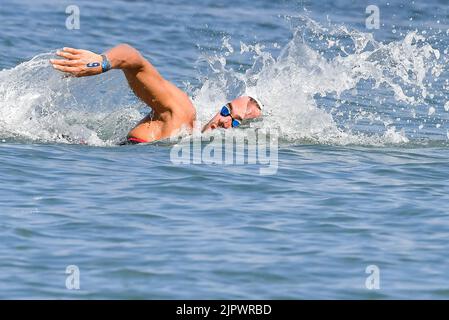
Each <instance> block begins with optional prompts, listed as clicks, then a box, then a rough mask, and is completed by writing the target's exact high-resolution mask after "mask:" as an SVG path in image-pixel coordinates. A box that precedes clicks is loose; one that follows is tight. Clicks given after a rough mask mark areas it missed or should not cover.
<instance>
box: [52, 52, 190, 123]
mask: <svg viewBox="0 0 449 320" xmlns="http://www.w3.org/2000/svg"><path fill="white" fill-rule="evenodd" d="M56 54H57V55H58V56H60V57H63V58H65V59H52V60H50V62H51V63H52V65H53V67H54V68H55V69H57V70H60V71H62V72H66V73H70V74H71V75H73V76H75V77H86V76H93V75H97V74H100V73H102V72H103V68H102V62H103V57H102V56H101V55H99V54H96V53H94V52H91V51H88V50H80V49H73V48H64V49H63V50H62V51H58V52H57V53H56ZM105 56H106V57H107V59H108V60H109V62H110V67H111V68H112V69H121V70H123V72H124V73H125V76H126V78H127V80H128V83H129V85H130V87H131V88H132V89H133V91H134V93H135V94H136V95H137V96H138V97H139V98H140V99H142V100H143V101H144V102H145V103H146V104H148V105H149V106H151V107H152V108H153V109H154V111H156V112H158V113H160V114H162V113H164V112H166V111H169V112H178V111H182V109H183V108H184V107H188V108H191V107H192V103H191V101H190V99H189V97H188V96H187V95H186V94H185V93H184V92H183V91H182V90H180V89H178V88H177V87H176V86H175V85H173V84H172V83H170V82H169V81H167V80H165V79H164V78H163V77H162V76H161V75H160V73H159V72H158V71H157V70H156V68H155V67H154V66H153V65H152V64H151V63H150V62H149V61H147V60H146V59H145V58H144V57H142V55H141V54H140V53H139V52H138V51H137V50H136V49H134V48H133V47H131V46H129V45H126V44H121V45H118V46H116V47H114V48H112V49H111V50H109V51H108V52H106V53H105ZM180 109H181V110H180Z"/></svg>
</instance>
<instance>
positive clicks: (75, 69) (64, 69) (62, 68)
mask: <svg viewBox="0 0 449 320" xmlns="http://www.w3.org/2000/svg"><path fill="white" fill-rule="evenodd" d="M53 68H55V69H56V70H59V71H62V72H68V73H71V74H73V75H76V74H77V73H78V72H80V71H81V68H78V67H67V66H61V65H57V64H54V65H53Z"/></svg>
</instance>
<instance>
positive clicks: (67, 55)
mask: <svg viewBox="0 0 449 320" xmlns="http://www.w3.org/2000/svg"><path fill="white" fill-rule="evenodd" d="M56 55H57V56H60V57H63V58H66V59H69V60H75V59H78V58H79V56H78V55H75V54H72V53H69V52H65V51H57V52H56Z"/></svg>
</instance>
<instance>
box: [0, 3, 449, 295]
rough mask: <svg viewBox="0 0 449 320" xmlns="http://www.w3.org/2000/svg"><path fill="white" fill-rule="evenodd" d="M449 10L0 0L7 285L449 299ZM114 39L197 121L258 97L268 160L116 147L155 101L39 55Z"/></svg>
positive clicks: (29, 290) (0, 261) (115, 75)
mask: <svg viewBox="0 0 449 320" xmlns="http://www.w3.org/2000/svg"><path fill="white" fill-rule="evenodd" d="M69 5H76V6H78V8H79V11H80V25H79V29H70V28H67V26H66V20H67V18H68V17H69V15H70V13H69V14H67V13H66V8H67V7H68V6H69ZM369 5H376V6H377V7H378V8H379V19H380V20H379V29H369V28H368V27H367V22H366V19H367V18H368V16H370V15H371V13H366V9H367V7H368V6H369ZM448 17H449V6H448V5H447V1H445V0H428V1H425V2H421V1H419V2H418V1H401V0H399V1H395V0H391V1H381V0H373V1H371V0H370V1H351V0H334V1H325V0H321V1H290V0H281V1H269V0H258V1H248V0H228V1H221V0H214V1H212V0H199V1H180V0H170V1H163V2H161V1H125V0H110V1H96V2H92V1H86V0H77V1H53V0H34V1H31V0H2V3H1V7H0V49H1V50H0V68H1V69H3V70H2V71H0V298H3V299H7V298H17V299H27V298H31V299H54V298H56V299H60V298H67V299H91V298H93V299H108V298H112V299H122V298H123V299H134V298H136V299H161V298H162V299H214V298H218V299H314V298H316V299H407V298H409V299H421V298H424V299H429V298H431V299H448V298H449V275H448V273H447V270H448V266H449V258H448V255H447V252H448V245H447V242H448V240H449V204H448V203H449V196H448V193H449V182H448V176H449V166H448V164H447V159H448V158H449V144H448V129H449V123H448V120H449V113H448V111H449V97H448V89H449V74H448V67H447V65H448V64H447V62H448V44H449V21H448ZM69 22H70V21H69ZM69 24H70V23H69ZM123 42H126V43H129V44H131V45H133V46H134V47H136V48H138V49H139V50H140V51H141V52H142V53H143V54H144V55H145V56H146V57H147V58H148V59H149V60H150V61H151V62H152V63H153V64H154V65H155V66H156V67H157V68H158V69H159V70H160V72H161V73H162V74H163V76H164V77H166V78H167V79H169V80H171V81H173V82H174V83H175V84H176V85H178V86H179V87H181V88H183V89H184V90H186V91H187V92H188V93H189V95H190V96H191V97H192V100H193V102H194V104H195V106H196V108H197V112H198V120H199V121H200V122H204V121H207V120H208V119H209V118H210V116H211V115H212V114H213V113H214V112H216V111H217V107H219V106H220V105H221V104H222V103H223V102H224V101H226V100H229V99H232V98H234V97H236V96H238V95H241V94H245V93H251V94H256V95H257V96H258V97H260V98H261V100H263V101H264V104H265V105H266V106H265V108H264V119H263V121H261V122H257V123H255V124H254V125H255V128H258V129H269V130H273V129H276V130H278V132H279V136H278V138H279V141H278V149H276V150H275V151H276V152H277V153H278V162H277V171H276V172H275V174H271V175H261V174H260V169H261V168H262V167H263V165H262V164H260V163H255V164H244V165H237V164H231V165H221V164H206V163H198V164H193V163H190V164H182V165H177V164H176V163H174V161H173V152H172V151H173V148H174V146H175V144H174V143H167V142H163V143H155V144H147V145H138V146H122V147H119V146H117V145H116V144H117V142H119V141H120V140H121V139H122V138H123V137H124V136H125V135H126V133H127V131H128V130H129V129H130V128H131V127H132V126H133V125H134V124H135V123H136V122H137V121H138V120H139V119H140V118H141V117H143V116H144V115H145V114H146V113H147V112H148V110H149V109H148V108H147V107H146V106H145V105H143V104H142V103H141V102H140V101H138V100H137V99H136V98H135V97H134V96H133V94H132V93H131V92H130V90H129V89H128V87H127V84H126V81H125V79H124V77H123V75H122V74H121V73H120V72H119V71H111V72H109V73H107V74H104V75H101V76H98V77H91V78H79V79H75V78H66V77H63V76H62V75H61V74H59V73H57V72H56V71H54V70H53V69H52V68H51V67H50V65H49V64H48V58H50V57H52V56H53V55H54V52H55V51H56V50H57V49H58V48H62V47H64V46H71V47H76V48H84V49H89V50H92V51H95V52H103V51H104V50H106V49H107V48H110V47H112V46H114V45H117V44H119V43H123ZM235 131H236V134H237V135H239V134H242V135H243V134H244V132H245V130H235ZM203 138H204V137H203ZM194 139H197V140H196V141H198V139H201V138H198V137H195V138H194ZM203 149H204V145H203ZM272 151H273V150H272ZM235 152H237V151H235ZM69 266H76V267H77V269H78V270H79V290H77V289H74V290H70V288H71V287H70V285H69V286H67V279H68V278H70V277H72V276H74V274H73V273H71V271H70V270H73V269H70V267H69ZM369 266H375V270H376V272H374V274H373V273H370V272H368V273H367V272H366V271H367V268H368V271H369V270H373V269H370V268H369ZM68 267H69V269H67V268H68ZM67 270H68V271H69V272H68V273H66V271H67ZM377 271H379V272H377ZM77 275H78V274H77ZM373 277H374V278H373ZM370 279H375V280H379V282H378V284H379V286H378V287H376V288H373V287H371V286H370V284H372V283H374V282H370ZM69 282H70V281H69ZM367 282H368V283H367ZM375 283H377V282H376V281H375ZM69 284H70V283H69ZM367 284H368V285H367ZM68 287H69V288H68Z"/></svg>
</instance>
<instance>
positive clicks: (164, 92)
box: [50, 44, 262, 142]
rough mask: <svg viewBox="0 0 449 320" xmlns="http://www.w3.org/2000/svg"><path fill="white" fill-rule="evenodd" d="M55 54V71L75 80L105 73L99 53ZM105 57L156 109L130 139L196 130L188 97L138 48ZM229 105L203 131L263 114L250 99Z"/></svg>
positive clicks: (124, 48) (116, 49) (68, 51)
mask: <svg viewBox="0 0 449 320" xmlns="http://www.w3.org/2000/svg"><path fill="white" fill-rule="evenodd" d="M56 54H57V55H58V56H60V57H62V58H64V59H51V60H50V63H51V64H52V65H53V67H54V68H55V69H56V70H59V71H62V72H65V73H68V74H71V75H72V76H74V77H87V76H94V75H97V74H100V73H102V68H101V62H102V61H103V58H102V56H101V55H99V54H96V53H94V52H91V51H88V50H81V49H74V48H64V49H63V50H62V51H58V52H57V53H56ZM105 55H106V56H107V58H108V60H109V61H110V64H111V67H112V69H120V70H122V71H123V72H124V74H125V76H126V79H127V80H128V84H129V86H130V87H131V89H132V90H133V91H134V93H135V95H136V96H137V97H139V98H140V99H141V100H142V101H144V102H145V103H146V104H147V105H148V106H150V107H151V108H152V110H153V111H152V112H151V113H150V114H149V115H147V116H146V117H145V118H143V119H142V120H141V121H140V122H139V123H138V124H137V125H136V126H135V127H134V128H133V129H132V130H131V131H130V132H129V133H128V139H129V138H135V139H139V140H141V141H144V142H152V141H156V140H160V139H165V138H169V137H172V136H174V135H176V134H178V133H180V130H181V129H187V130H188V131H192V130H193V127H194V122H195V119H196V111H195V107H194V106H193V104H192V102H191V101H190V99H189V97H188V95H187V94H186V93H185V92H183V91H182V90H180V89H179V88H177V87H176V86H175V85H174V84H172V83H171V82H169V81H167V80H166V79H164V78H163V77H162V76H161V75H160V73H159V72H158V71H157V70H156V68H155V67H154V66H153V65H152V64H151V63H150V62H149V61H148V60H146V59H145V58H144V57H142V55H141V54H140V53H139V52H138V51H137V50H136V49H134V48H132V47H131V46H129V45H126V44H121V45H118V46H116V47H114V48H112V49H111V50H109V51H108V52H106V53H105ZM95 62H96V63H98V64H99V66H96V67H89V64H92V63H95ZM228 106H229V108H230V110H231V115H230V116H226V117H225V116H222V115H221V114H220V110H218V112H217V114H216V115H215V116H214V117H213V118H212V119H211V120H210V121H209V122H208V123H207V124H206V125H205V126H204V127H203V130H202V131H203V132H205V131H208V130H214V129H217V128H224V129H228V128H230V127H232V118H234V119H237V120H239V121H243V120H247V119H253V118H257V117H260V116H261V115H262V112H261V109H260V106H258V104H257V102H256V101H255V100H253V99H252V98H250V97H247V96H243V97H239V98H237V99H234V100H232V101H231V102H229V103H228Z"/></svg>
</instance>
